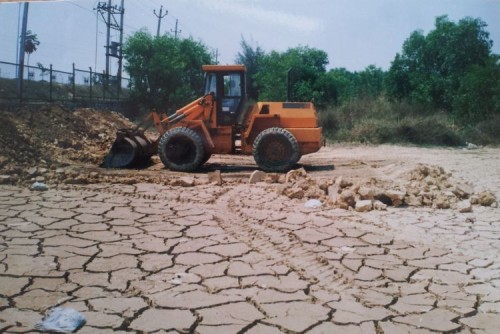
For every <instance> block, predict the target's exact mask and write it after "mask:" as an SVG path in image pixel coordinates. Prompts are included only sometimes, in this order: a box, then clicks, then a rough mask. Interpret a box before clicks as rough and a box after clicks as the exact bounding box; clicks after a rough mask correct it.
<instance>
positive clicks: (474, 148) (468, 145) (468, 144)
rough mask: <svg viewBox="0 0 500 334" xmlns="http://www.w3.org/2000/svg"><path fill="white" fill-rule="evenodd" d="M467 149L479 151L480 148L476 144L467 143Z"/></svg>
mask: <svg viewBox="0 0 500 334" xmlns="http://www.w3.org/2000/svg"><path fill="white" fill-rule="evenodd" d="M466 148H467V149H468V150H477V149H478V148H479V147H478V146H477V145H475V144H472V143H467V146H466Z"/></svg>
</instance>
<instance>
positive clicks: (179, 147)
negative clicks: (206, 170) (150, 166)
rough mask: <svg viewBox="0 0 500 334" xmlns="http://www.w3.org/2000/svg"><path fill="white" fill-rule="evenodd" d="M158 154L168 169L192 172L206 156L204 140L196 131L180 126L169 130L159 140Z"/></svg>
mask: <svg viewBox="0 0 500 334" xmlns="http://www.w3.org/2000/svg"><path fill="white" fill-rule="evenodd" d="M158 155H159V156H160V159H161V161H162V162H163V164H164V165H165V167H167V168H168V169H171V170H174V171H179V172H192V171H194V170H196V169H198V168H199V167H200V166H201V164H202V163H203V160H204V157H205V148H204V147H203V142H202V139H201V137H200V135H198V134H197V133H196V132H195V131H193V130H191V129H189V128H185V127H178V128H173V129H171V130H168V131H167V132H165V133H164V134H163V136H161V138H160V141H159V142H158Z"/></svg>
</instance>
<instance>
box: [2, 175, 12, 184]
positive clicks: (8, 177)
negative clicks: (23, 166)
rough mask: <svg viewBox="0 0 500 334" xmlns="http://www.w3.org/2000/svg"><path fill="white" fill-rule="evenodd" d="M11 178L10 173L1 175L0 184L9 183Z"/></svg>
mask: <svg viewBox="0 0 500 334" xmlns="http://www.w3.org/2000/svg"><path fill="white" fill-rule="evenodd" d="M11 180H12V178H11V177H10V175H0V184H9V183H10V182H11Z"/></svg>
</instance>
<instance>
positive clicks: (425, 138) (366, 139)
mask: <svg viewBox="0 0 500 334" xmlns="http://www.w3.org/2000/svg"><path fill="white" fill-rule="evenodd" d="M428 114H429V111H428V110H425V109H423V108H422V107H421V106H414V105H409V104H407V103H400V102H389V101H388V100H387V99H385V98H383V97H382V98H377V99H371V100H370V99H364V100H362V99H358V100H354V101H351V102H349V103H346V104H344V105H342V106H340V107H338V108H330V109H327V110H324V111H322V112H320V114H319V120H320V124H321V126H322V127H323V129H324V134H325V136H326V137H328V138H330V139H333V140H338V141H349V142H361V143H373V144H382V143H411V144H417V145H445V146H457V145H462V144H463V143H464V140H463V139H462V137H461V135H460V134H459V132H458V129H457V128H456V126H455V125H454V123H453V121H452V120H451V118H450V117H449V116H448V115H446V114H443V113H438V112H434V113H433V115H430V116H427V115H428Z"/></svg>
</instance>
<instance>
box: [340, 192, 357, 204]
mask: <svg viewBox="0 0 500 334" xmlns="http://www.w3.org/2000/svg"><path fill="white" fill-rule="evenodd" d="M340 199H341V201H342V202H344V203H346V204H347V205H348V206H350V207H354V206H355V205H356V194H355V193H354V192H353V191H352V190H350V189H345V190H344V191H342V193H341V194H340Z"/></svg>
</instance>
